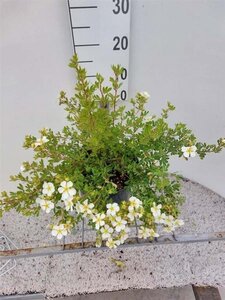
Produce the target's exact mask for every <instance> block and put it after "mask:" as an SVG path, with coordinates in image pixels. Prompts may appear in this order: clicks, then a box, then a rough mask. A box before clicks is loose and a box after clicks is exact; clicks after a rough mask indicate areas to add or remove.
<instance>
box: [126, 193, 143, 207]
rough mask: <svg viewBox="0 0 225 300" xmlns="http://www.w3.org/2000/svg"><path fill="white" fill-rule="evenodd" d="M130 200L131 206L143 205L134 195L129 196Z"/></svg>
mask: <svg viewBox="0 0 225 300" xmlns="http://www.w3.org/2000/svg"><path fill="white" fill-rule="evenodd" d="M129 202H130V206H129V207H131V208H132V207H133V208H135V209H138V208H139V207H140V206H142V201H141V200H139V199H138V198H136V197H133V196H132V197H130V198H129Z"/></svg>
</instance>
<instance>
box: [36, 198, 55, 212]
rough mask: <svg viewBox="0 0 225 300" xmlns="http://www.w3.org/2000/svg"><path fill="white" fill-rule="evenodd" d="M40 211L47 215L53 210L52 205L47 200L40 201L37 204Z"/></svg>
mask: <svg viewBox="0 0 225 300" xmlns="http://www.w3.org/2000/svg"><path fill="white" fill-rule="evenodd" d="M39 204H40V206H41V209H42V210H44V211H45V212H46V213H47V214H49V213H50V211H51V210H52V209H53V208H54V203H53V202H52V201H49V200H43V199H42V200H40V202H39Z"/></svg>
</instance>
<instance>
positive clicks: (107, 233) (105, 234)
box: [100, 224, 113, 240]
mask: <svg viewBox="0 0 225 300" xmlns="http://www.w3.org/2000/svg"><path fill="white" fill-rule="evenodd" d="M100 231H101V234H102V239H103V240H106V239H108V238H110V237H111V235H112V233H113V228H112V227H109V225H108V224H106V225H105V226H104V227H102V228H101V229H100Z"/></svg>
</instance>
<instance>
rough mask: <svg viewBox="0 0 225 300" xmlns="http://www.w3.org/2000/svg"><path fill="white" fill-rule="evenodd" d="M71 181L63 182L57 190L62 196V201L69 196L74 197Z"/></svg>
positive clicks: (74, 191)
mask: <svg viewBox="0 0 225 300" xmlns="http://www.w3.org/2000/svg"><path fill="white" fill-rule="evenodd" d="M72 186H73V183H72V181H63V182H61V184H60V187H59V188H58V192H59V193H60V194H62V200H65V199H67V198H69V197H70V196H74V195H76V193H77V191H76V190H75V188H73V187H72Z"/></svg>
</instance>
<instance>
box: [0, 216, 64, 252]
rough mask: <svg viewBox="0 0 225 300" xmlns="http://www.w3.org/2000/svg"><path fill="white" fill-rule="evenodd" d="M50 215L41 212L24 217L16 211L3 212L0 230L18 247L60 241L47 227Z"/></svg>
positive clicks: (36, 245) (0, 219) (55, 243)
mask: <svg viewBox="0 0 225 300" xmlns="http://www.w3.org/2000/svg"><path fill="white" fill-rule="evenodd" d="M49 223H50V215H48V214H46V213H44V212H41V214H40V216H39V217H38V218H37V217H25V216H22V215H20V214H18V213H17V212H16V211H14V210H12V211H11V212H8V213H5V214H4V215H3V217H2V218H0V230H2V231H3V233H4V234H6V235H7V236H8V237H9V238H10V239H11V240H12V241H13V242H14V243H15V245H16V246H17V247H18V248H29V247H40V246H45V245H57V244H58V243H61V242H60V241H58V240H57V239H56V238H54V237H53V236H51V234H50V233H51V232H50V230H49V229H48V228H47V226H48V224H49Z"/></svg>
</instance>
